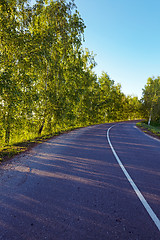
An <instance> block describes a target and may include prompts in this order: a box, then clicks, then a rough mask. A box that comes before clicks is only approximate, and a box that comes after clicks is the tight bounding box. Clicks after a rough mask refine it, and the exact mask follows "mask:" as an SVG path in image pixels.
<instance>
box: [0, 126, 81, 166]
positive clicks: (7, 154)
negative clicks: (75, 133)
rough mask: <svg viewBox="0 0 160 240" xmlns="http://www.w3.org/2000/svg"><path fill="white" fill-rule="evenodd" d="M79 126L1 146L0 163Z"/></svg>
mask: <svg viewBox="0 0 160 240" xmlns="http://www.w3.org/2000/svg"><path fill="white" fill-rule="evenodd" d="M78 128H80V127H69V128H67V129H65V130H61V131H57V132H55V133H53V134H50V135H43V136H41V137H36V138H34V139H30V140H26V141H23V142H19V143H14V144H12V145H6V146H4V147H0V163H2V162H5V161H7V160H9V159H11V158H13V157H14V156H16V155H18V154H20V153H23V152H25V151H27V150H29V149H31V148H32V147H34V146H36V145H37V144H39V143H42V142H45V141H47V140H49V139H51V138H53V137H55V136H58V135H60V134H62V133H67V132H70V131H71V130H74V129H78Z"/></svg>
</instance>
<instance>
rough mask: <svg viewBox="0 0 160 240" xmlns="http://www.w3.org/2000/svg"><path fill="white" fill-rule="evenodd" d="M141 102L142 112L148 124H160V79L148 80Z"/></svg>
mask: <svg viewBox="0 0 160 240" xmlns="http://www.w3.org/2000/svg"><path fill="white" fill-rule="evenodd" d="M141 101H142V111H143V114H144V117H145V118H146V119H147V120H148V122H149V123H150V121H151V122H157V123H160V77H157V78H154V77H153V78H148V80H147V84H146V85H145V87H144V89H143V96H142V99H141Z"/></svg>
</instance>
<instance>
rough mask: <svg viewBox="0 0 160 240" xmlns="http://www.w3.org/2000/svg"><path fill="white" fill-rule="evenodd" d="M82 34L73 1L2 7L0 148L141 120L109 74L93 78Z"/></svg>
mask: <svg viewBox="0 0 160 240" xmlns="http://www.w3.org/2000/svg"><path fill="white" fill-rule="evenodd" d="M84 30H85V24H84V21H83V19H82V18H81V16H80V14H79V12H78V11H77V8H76V6H75V4H74V1H71V2H66V1H65V0H57V1H53V0H50V1H49V0H48V1H43V0H37V1H36V4H35V5H33V6H32V7H31V6H30V5H29V4H28V1H27V0H12V1H11V0H10V1H8V0H2V1H1V3H0V139H1V144H3V143H5V144H8V143H9V142H12V141H13V139H15V138H17V139H16V141H19V140H20V139H21V137H22V136H23V138H27V137H29V136H31V137H33V136H34V134H35V136H36V135H38V134H49V133H52V132H54V131H56V130H57V129H62V128H67V127H69V126H85V125H89V124H95V123H101V122H106V121H116V120H122V119H134V118H137V117H139V116H140V112H139V107H140V102H139V101H138V98H137V97H130V96H128V97H126V96H125V95H124V94H123V93H122V92H121V86H120V85H119V84H115V82H114V81H113V80H111V79H110V77H109V76H108V74H107V73H105V72H103V73H102V75H101V77H99V78H98V77H97V75H96V74H95V73H94V71H93V68H94V67H95V65H96V63H95V60H94V55H93V53H91V52H89V50H88V49H85V50H83V49H82V42H83V38H84Z"/></svg>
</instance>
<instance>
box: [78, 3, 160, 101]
mask: <svg viewBox="0 0 160 240" xmlns="http://www.w3.org/2000/svg"><path fill="white" fill-rule="evenodd" d="M75 3H76V5H77V8H78V11H79V13H80V15H81V17H82V18H83V20H84V22H85V25H86V29H85V43H84V44H83V46H84V47H87V48H88V49H89V50H90V51H93V53H94V54H96V57H95V60H96V62H97V66H96V68H95V69H94V71H95V72H96V73H97V74H98V76H100V75H101V72H102V71H105V72H107V73H108V74H109V76H110V77H111V79H113V80H114V81H115V82H116V83H120V84H121V85H122V91H123V92H124V93H125V94H126V95H128V94H134V95H136V96H138V97H139V98H140V97H141V94H142V88H143V87H144V85H145V84H146V82H147V78H148V77H152V76H155V77H156V76H158V75H160V20H159V16H160V14H159V12H160V0H75Z"/></svg>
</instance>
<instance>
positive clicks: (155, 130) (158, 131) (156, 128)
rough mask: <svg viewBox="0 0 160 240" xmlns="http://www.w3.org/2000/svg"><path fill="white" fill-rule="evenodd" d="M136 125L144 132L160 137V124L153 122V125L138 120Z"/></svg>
mask: <svg viewBox="0 0 160 240" xmlns="http://www.w3.org/2000/svg"><path fill="white" fill-rule="evenodd" d="M136 126H137V127H139V128H140V129H141V130H142V131H143V132H145V133H147V134H150V135H152V136H155V137H158V138H160V125H158V124H154V123H152V125H148V124H147V123H146V122H138V123H137V124H136Z"/></svg>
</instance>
